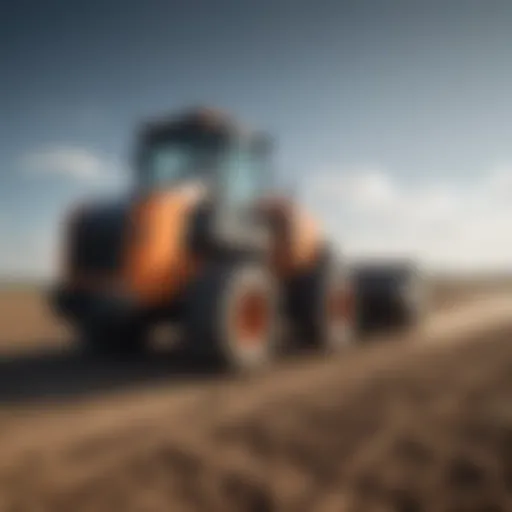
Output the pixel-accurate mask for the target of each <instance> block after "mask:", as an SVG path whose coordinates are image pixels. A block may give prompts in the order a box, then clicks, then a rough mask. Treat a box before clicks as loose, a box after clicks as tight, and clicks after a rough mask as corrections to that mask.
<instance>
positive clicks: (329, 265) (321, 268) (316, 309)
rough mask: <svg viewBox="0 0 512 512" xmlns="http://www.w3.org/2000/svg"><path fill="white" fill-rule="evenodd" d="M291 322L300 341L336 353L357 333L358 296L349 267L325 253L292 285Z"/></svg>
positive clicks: (349, 343)
mask: <svg viewBox="0 0 512 512" xmlns="http://www.w3.org/2000/svg"><path fill="white" fill-rule="evenodd" d="M289 301H290V309H291V311H290V314H291V319H292V324H293V325H294V326H295V331H296V333H297V335H298V337H299V339H300V340H301V341H304V342H305V343H306V344H307V345H309V346H312V347H316V348H320V349H322V350H325V351H328V352H333V351H339V350H341V349H344V348H346V347H347V346H349V345H351V344H352V343H353V341H354V339H355V336H356V323H355V313H356V308H355V297H354V294H353V289H352V283H351V280H350V278H349V275H348V273H347V272H346V270H345V269H344V268H343V266H341V265H340V264H339V263H338V262H337V261H336V260H335V259H334V258H333V257H332V256H331V255H329V254H326V255H325V256H324V257H322V258H321V259H320V261H319V262H318V263H317V264H316V266H315V267H314V268H313V269H311V270H310V271H309V272H307V273H306V274H304V275H302V276H300V277H299V278H297V279H296V280H295V282H294V283H293V284H292V286H291V287H290V297H289Z"/></svg>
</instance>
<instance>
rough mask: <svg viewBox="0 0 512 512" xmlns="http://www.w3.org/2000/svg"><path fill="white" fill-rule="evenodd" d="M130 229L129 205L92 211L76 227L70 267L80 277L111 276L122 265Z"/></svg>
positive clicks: (105, 207) (110, 206) (97, 208)
mask: <svg viewBox="0 0 512 512" xmlns="http://www.w3.org/2000/svg"><path fill="white" fill-rule="evenodd" d="M127 227H128V209H127V208H126V206H121V205H109V206H102V207H96V208H95V209H93V210H92V211H89V212H88V213H87V214H86V215H84V216H83V218H82V219H81V220H80V221H79V222H78V223H77V224H76V225H75V227H74V230H73V233H72V239H71V240H70V242H71V243H70V252H71V254H70V260H71V268H72V269H73V271H74V272H75V273H79V274H81V275H90V276H98V275H102V276H103V275H111V274H113V273H115V272H116V271H117V270H118V269H119V268H120V267H121V264H122V260H123V252H124V242H125V239H126V233H127Z"/></svg>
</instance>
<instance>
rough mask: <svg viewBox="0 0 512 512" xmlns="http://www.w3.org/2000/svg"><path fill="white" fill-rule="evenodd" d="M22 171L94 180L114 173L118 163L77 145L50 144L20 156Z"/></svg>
mask: <svg viewBox="0 0 512 512" xmlns="http://www.w3.org/2000/svg"><path fill="white" fill-rule="evenodd" d="M21 166H22V168H23V170H24V171H26V172H29V173H38V174H55V175H61V176H67V177H72V178H76V179H80V180H87V181H96V180H101V179H104V178H108V177H109V175H111V174H112V173H115V172H116V170H117V168H118V165H117V163H116V162H115V161H114V160H113V159H111V158H108V157H105V156H102V155H99V154H97V153H95V152H94V151H91V150H90V149H87V148H82V147H79V146H52V147H47V148H43V149H39V150H36V151H32V152H30V153H28V154H26V155H24V156H22V158H21Z"/></svg>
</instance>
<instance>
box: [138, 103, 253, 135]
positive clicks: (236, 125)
mask: <svg viewBox="0 0 512 512" xmlns="http://www.w3.org/2000/svg"><path fill="white" fill-rule="evenodd" d="M191 128H198V129H201V128H203V129H208V130H213V131H218V132H222V133H226V134H232V135H240V136H243V137H254V136H256V137H257V136H260V135H262V134H261V133H258V132H256V131H253V130H251V129H249V127H248V126H246V125H245V124H242V123H240V122H239V121H238V120H236V119H235V118H234V117H233V116H232V115H230V114H229V113H228V112H226V111H224V110H221V109H218V108H215V107H208V106H194V107H189V108H187V109H184V110H182V111H180V112H178V113H171V114H166V115H163V116H159V117H154V118H151V119H148V120H146V122H144V123H143V125H142V131H143V133H144V134H145V135H149V136H151V135H156V134H159V133H162V132H170V131H174V130H182V129H191Z"/></svg>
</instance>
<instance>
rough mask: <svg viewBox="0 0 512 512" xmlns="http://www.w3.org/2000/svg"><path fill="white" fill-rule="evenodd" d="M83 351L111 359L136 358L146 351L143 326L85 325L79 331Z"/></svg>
mask: <svg viewBox="0 0 512 512" xmlns="http://www.w3.org/2000/svg"><path fill="white" fill-rule="evenodd" d="M79 331H80V332H79V336H80V341H81V344H82V349H83V350H84V351H85V352H86V353H87V354H90V355H93V356H98V357H105V358H109V359H112V358H114V359H126V358H129V359H131V358H134V357H138V356H141V355H143V354H144V352H145V349H146V337H145V334H146V332H145V329H144V328H143V326H142V325H131V326H124V327H120V326H113V325H101V326H99V325H95V324H93V323H83V324H82V325H81V327H80V330H79Z"/></svg>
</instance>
